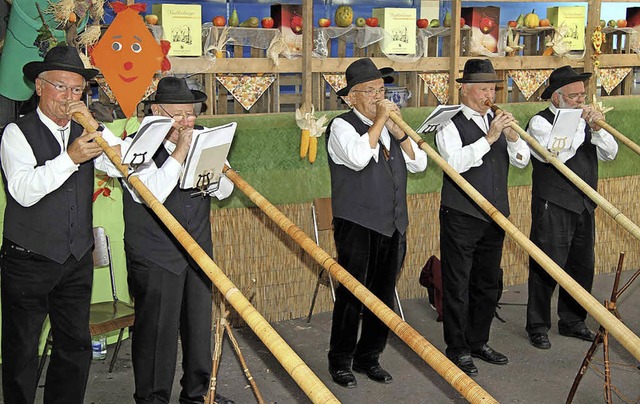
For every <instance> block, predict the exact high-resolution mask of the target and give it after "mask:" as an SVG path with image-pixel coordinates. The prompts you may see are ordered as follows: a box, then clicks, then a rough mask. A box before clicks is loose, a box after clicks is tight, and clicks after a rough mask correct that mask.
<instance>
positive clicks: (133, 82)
mask: <svg viewBox="0 0 640 404" xmlns="http://www.w3.org/2000/svg"><path fill="white" fill-rule="evenodd" d="M111 7H112V8H113V10H114V11H115V12H116V17H115V18H114V19H113V22H112V23H111V25H110V26H109V29H107V31H106V32H105V33H104V35H103V37H102V39H100V41H99V42H98V43H97V44H96V46H95V47H94V48H93V49H92V51H91V59H92V62H93V65H94V66H96V67H97V68H99V69H100V71H101V72H102V75H103V76H104V78H105V80H106V82H107V84H109V87H110V88H111V90H112V91H113V95H114V96H115V97H116V100H117V101H118V104H120V108H122V111H123V112H124V114H125V115H126V116H127V118H129V117H131V116H132V115H133V114H134V113H135V111H136V106H137V105H138V103H139V102H140V101H141V100H142V97H143V96H144V94H145V91H146V90H147V88H148V87H149V84H150V83H151V82H152V79H153V76H154V75H155V73H156V72H157V71H158V70H160V71H167V70H169V69H170V68H171V64H170V63H169V60H168V59H167V58H166V55H167V52H169V46H170V44H169V42H167V41H161V43H160V44H158V42H157V41H156V40H155V38H154V37H153V35H151V33H150V32H149V30H148V29H147V26H146V24H145V23H144V21H143V20H142V17H141V16H140V15H139V13H140V12H141V11H144V10H145V9H146V5H145V4H132V5H129V6H127V5H125V4H124V3H121V2H113V3H111Z"/></svg>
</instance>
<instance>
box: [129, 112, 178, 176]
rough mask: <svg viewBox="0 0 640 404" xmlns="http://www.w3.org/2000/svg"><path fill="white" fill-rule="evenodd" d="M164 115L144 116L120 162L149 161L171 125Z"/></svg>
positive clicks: (171, 120) (135, 162)
mask: <svg viewBox="0 0 640 404" xmlns="http://www.w3.org/2000/svg"><path fill="white" fill-rule="evenodd" d="M173 122H174V121H173V119H171V118H168V117H166V116H154V115H151V116H145V117H144V119H143V120H142V122H141V123H140V128H138V132H137V133H136V134H135V136H134V137H133V142H131V144H130V145H129V147H128V149H127V151H126V152H125V154H124V157H122V164H142V163H144V162H146V161H150V160H151V158H152V157H153V155H154V154H155V153H156V151H157V150H158V147H160V145H161V144H162V141H163V140H164V138H165V137H166V136H167V133H169V131H170V130H171V126H172V125H173Z"/></svg>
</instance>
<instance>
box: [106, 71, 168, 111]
mask: <svg viewBox="0 0 640 404" xmlns="http://www.w3.org/2000/svg"><path fill="white" fill-rule="evenodd" d="M95 81H96V83H98V85H99V86H100V88H101V89H102V91H104V93H105V94H106V95H107V97H109V101H111V102H112V103H114V104H117V103H118V101H117V100H116V96H115V95H113V91H112V90H111V87H109V83H107V81H106V80H105V79H104V77H102V76H96V77H95ZM158 81H160V79H159V78H158V77H154V78H152V79H151V84H149V87H147V90H146V91H145V92H144V95H143V96H142V100H141V101H144V100H146V99H147V98H149V96H150V95H151V94H153V93H155V92H156V88H157V87H158Z"/></svg>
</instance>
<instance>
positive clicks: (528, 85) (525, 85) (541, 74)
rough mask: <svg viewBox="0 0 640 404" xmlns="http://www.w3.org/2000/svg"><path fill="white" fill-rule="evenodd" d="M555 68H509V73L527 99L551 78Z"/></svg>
mask: <svg viewBox="0 0 640 404" xmlns="http://www.w3.org/2000/svg"><path fill="white" fill-rule="evenodd" d="M551 72H553V70H551V69H545V70H509V71H508V72H507V74H508V75H509V76H510V77H511V78H512V79H513V82H514V83H515V85H516V86H518V88H519V89H520V92H521V93H522V95H524V98H526V99H527V100H528V99H529V98H530V97H531V96H532V95H533V93H535V92H536V91H537V90H538V89H539V88H540V86H541V85H542V84H544V82H545V81H547V79H548V78H549V76H550V75H551Z"/></svg>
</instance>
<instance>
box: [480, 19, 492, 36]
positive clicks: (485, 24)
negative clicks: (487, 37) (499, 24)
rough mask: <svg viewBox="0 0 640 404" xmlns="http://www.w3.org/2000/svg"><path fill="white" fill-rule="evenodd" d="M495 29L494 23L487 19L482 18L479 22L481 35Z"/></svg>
mask: <svg viewBox="0 0 640 404" xmlns="http://www.w3.org/2000/svg"><path fill="white" fill-rule="evenodd" d="M495 27H496V22H495V21H494V20H493V19H492V18H489V17H483V18H482V19H481V20H480V31H482V33H483V34H488V33H490V32H491V31H493V30H494V28H495Z"/></svg>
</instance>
